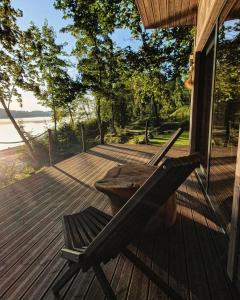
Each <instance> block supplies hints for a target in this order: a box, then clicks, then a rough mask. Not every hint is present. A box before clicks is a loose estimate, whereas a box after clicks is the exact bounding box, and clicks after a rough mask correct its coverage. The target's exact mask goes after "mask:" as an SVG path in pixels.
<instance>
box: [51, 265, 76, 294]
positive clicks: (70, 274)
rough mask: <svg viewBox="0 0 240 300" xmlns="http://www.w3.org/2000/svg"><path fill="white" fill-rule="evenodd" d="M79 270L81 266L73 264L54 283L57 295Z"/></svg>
mask: <svg viewBox="0 0 240 300" xmlns="http://www.w3.org/2000/svg"><path fill="white" fill-rule="evenodd" d="M79 271H80V266H79V265H78V264H72V265H71V266H70V268H69V269H68V270H67V271H66V272H65V273H64V274H63V276H62V277H61V278H60V279H59V280H58V281H57V282H56V283H55V284H54V285H53V287H52V291H53V293H54V294H56V295H57V294H58V293H59V291H60V290H61V289H62V288H63V287H64V285H65V284H66V283H67V282H68V281H69V280H70V279H71V278H72V277H73V276H74V275H75V274H76V273H77V272H79Z"/></svg>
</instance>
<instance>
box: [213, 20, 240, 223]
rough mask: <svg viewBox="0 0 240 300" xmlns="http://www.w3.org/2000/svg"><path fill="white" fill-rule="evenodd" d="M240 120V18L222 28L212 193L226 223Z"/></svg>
mask: <svg viewBox="0 0 240 300" xmlns="http://www.w3.org/2000/svg"><path fill="white" fill-rule="evenodd" d="M239 121H240V20H231V21H226V22H224V24H223V25H222V26H221V27H220V29H219V34H218V45H217V61H216V77H215V94H214V107H213V125H212V139H211V141H212V150H211V160H210V185H209V188H210V189H209V193H210V196H211V197H212V199H213V201H214V204H215V206H216V207H217V210H218V212H219V213H220V214H221V215H222V217H223V220H224V221H225V223H226V224H227V223H228V222H229V220H230V217H231V204H232V195H233V184H234V176H235V165H236V153H237V143H238V129H239Z"/></svg>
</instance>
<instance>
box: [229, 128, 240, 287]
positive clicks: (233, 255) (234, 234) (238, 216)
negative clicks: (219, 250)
mask: <svg viewBox="0 0 240 300" xmlns="http://www.w3.org/2000/svg"><path fill="white" fill-rule="evenodd" d="M239 201H240V129H239V136H238V151H237V163H236V171H235V182H234V192H233V204H232V217H231V228H230V239H229V247H228V264H227V272H228V276H229V277H230V279H231V281H235V279H236V278H237V275H238V274H237V265H238V259H239V246H240V237H239V234H240V209H239V208H240V203H239Z"/></svg>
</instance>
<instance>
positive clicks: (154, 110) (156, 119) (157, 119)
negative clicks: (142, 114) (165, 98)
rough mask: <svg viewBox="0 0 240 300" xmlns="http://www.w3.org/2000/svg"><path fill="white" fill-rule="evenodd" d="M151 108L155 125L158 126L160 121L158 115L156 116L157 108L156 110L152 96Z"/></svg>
mask: <svg viewBox="0 0 240 300" xmlns="http://www.w3.org/2000/svg"><path fill="white" fill-rule="evenodd" d="M152 107H153V114H154V117H155V125H156V126H159V124H160V119H159V114H158V108H157V103H156V101H155V100H154V97H153V96H152Z"/></svg>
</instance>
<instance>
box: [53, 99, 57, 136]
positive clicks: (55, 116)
mask: <svg viewBox="0 0 240 300" xmlns="http://www.w3.org/2000/svg"><path fill="white" fill-rule="evenodd" d="M52 103H53V122H54V133H55V136H56V135H57V112H56V105H55V100H54V97H53V96H52Z"/></svg>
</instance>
